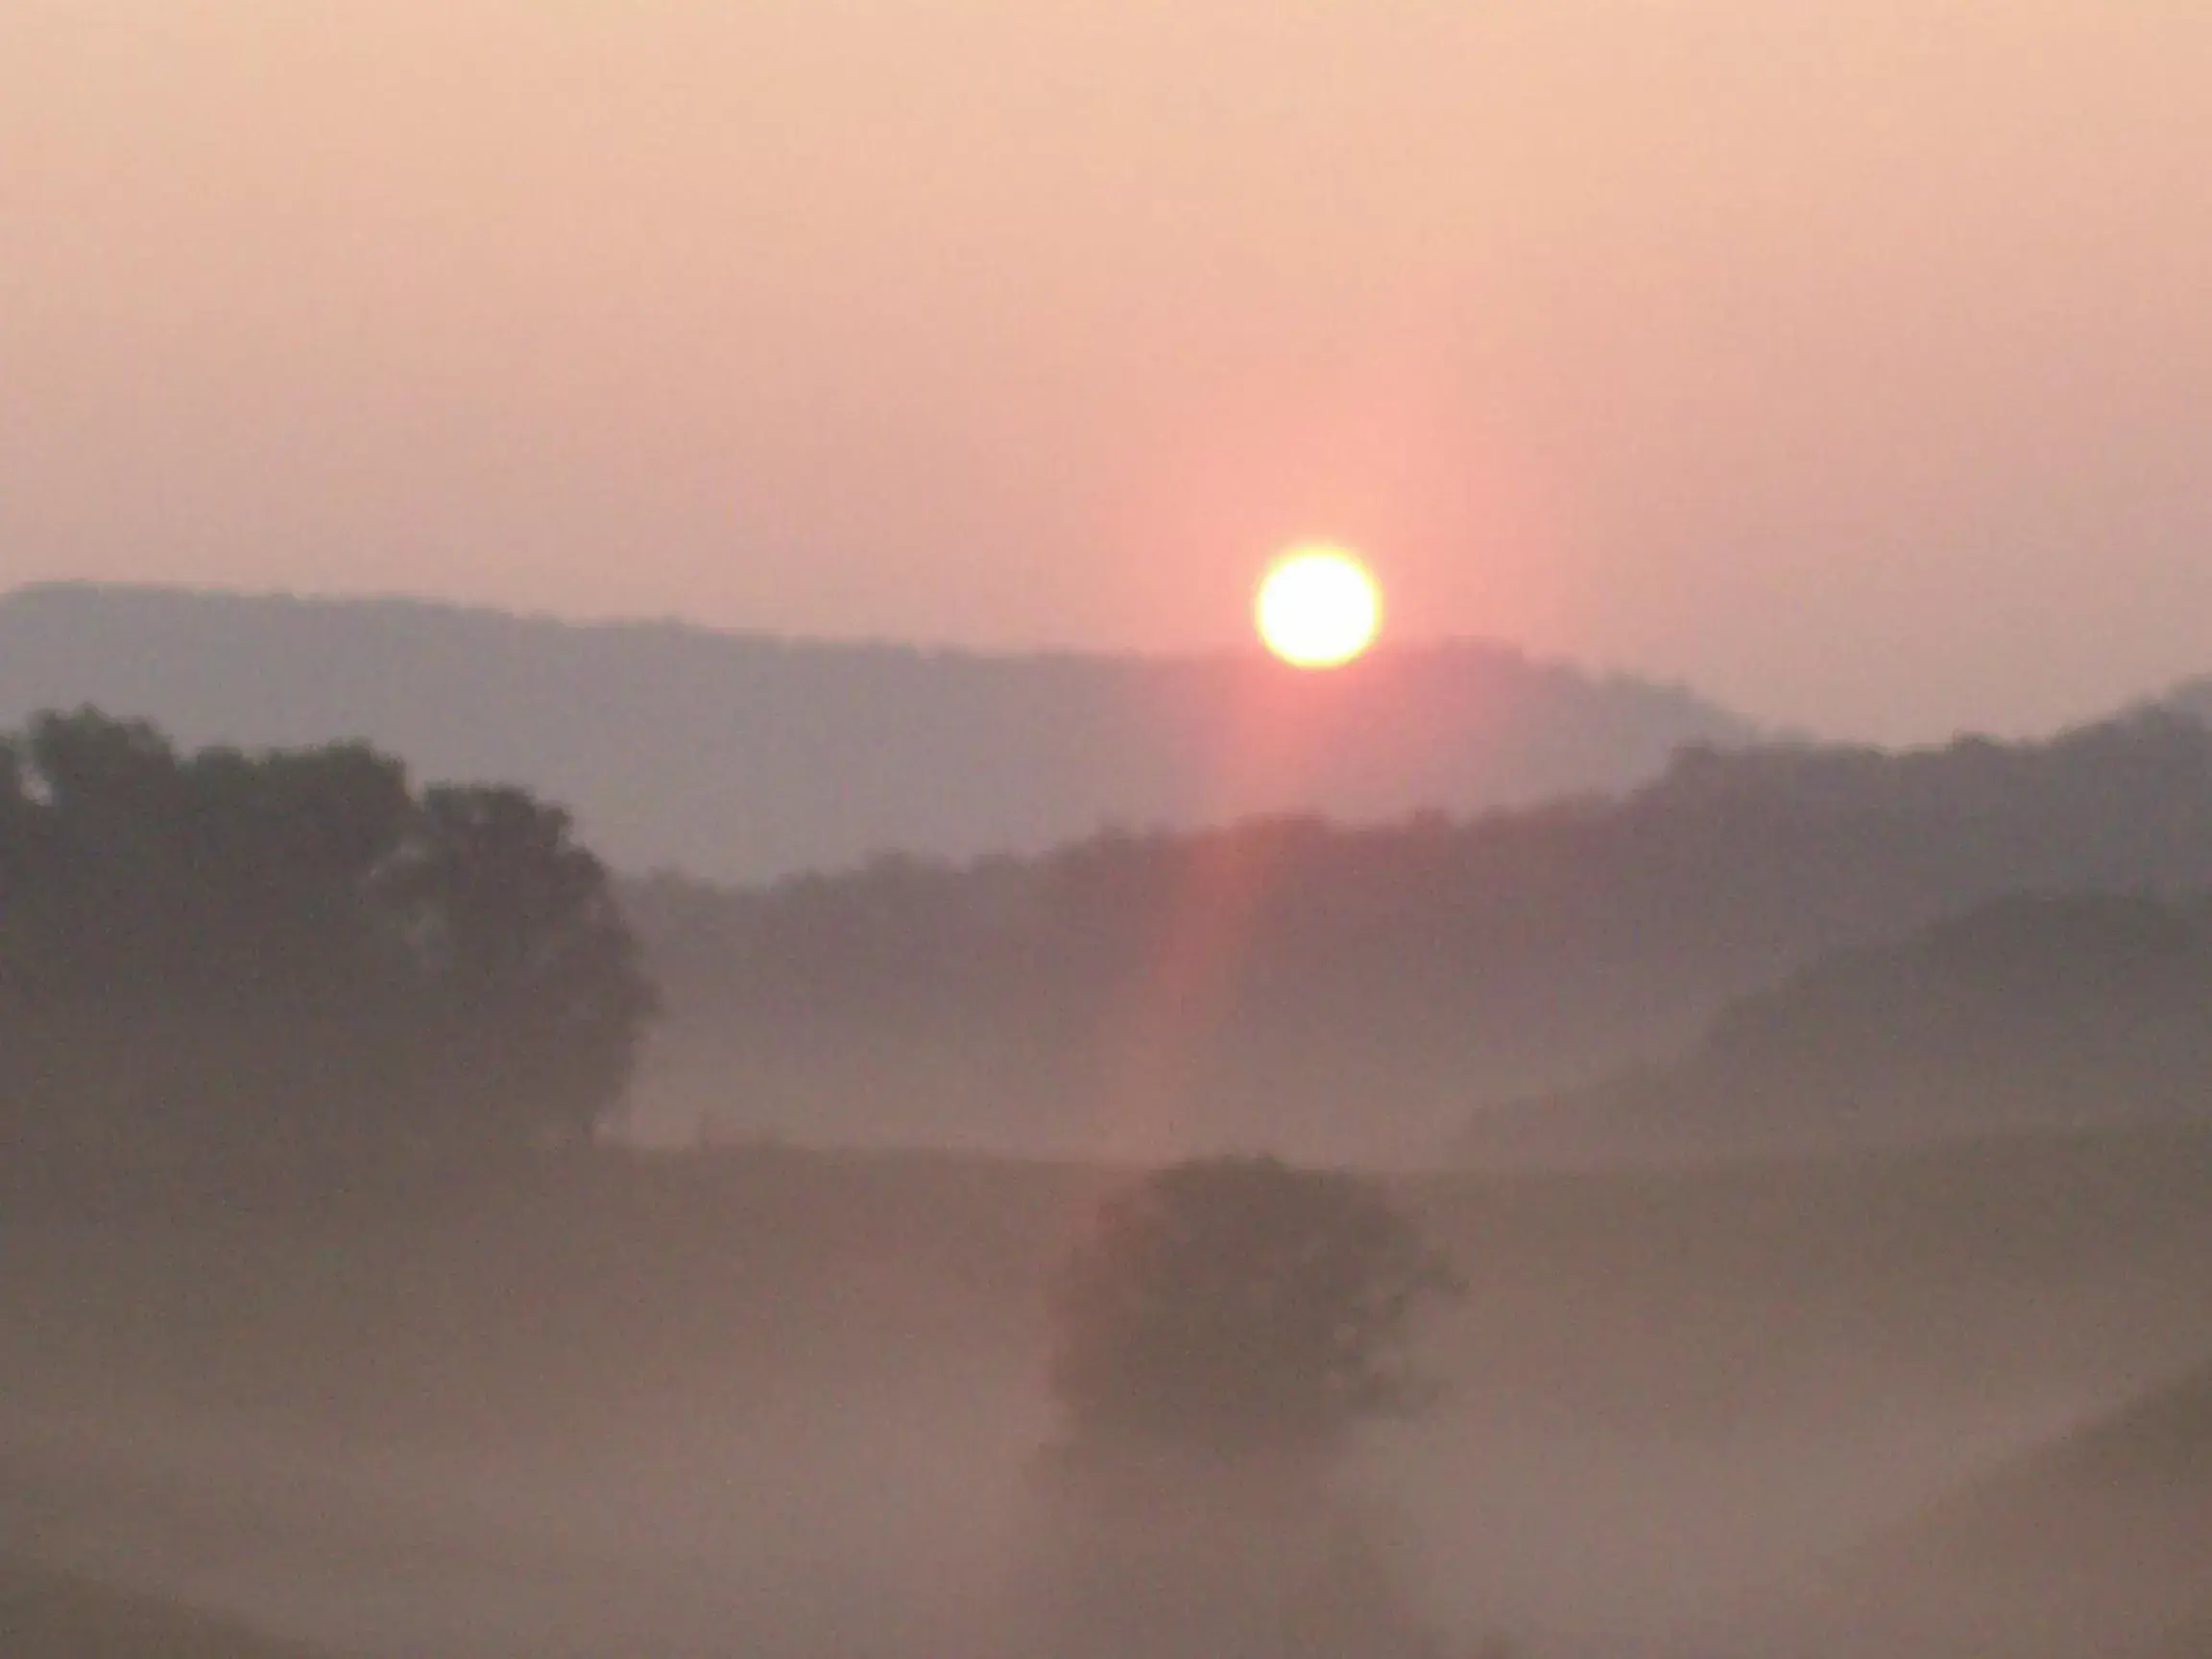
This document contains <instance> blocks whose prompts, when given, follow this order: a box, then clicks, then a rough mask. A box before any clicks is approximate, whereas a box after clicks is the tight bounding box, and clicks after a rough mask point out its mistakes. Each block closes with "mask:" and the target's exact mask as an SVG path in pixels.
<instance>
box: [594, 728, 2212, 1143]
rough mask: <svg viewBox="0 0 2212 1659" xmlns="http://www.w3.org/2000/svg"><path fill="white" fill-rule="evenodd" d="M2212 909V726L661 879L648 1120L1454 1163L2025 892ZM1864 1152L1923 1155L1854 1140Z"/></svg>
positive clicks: (1682, 774)
mask: <svg viewBox="0 0 2212 1659" xmlns="http://www.w3.org/2000/svg"><path fill="white" fill-rule="evenodd" d="M2204 890H2212V731H2207V730H2206V729H2205V728H2204V727H2202V726H2200V725H2198V724H2196V723H2194V722H2191V721H2188V720H2184V719H2178V718H2175V717H2172V716H2162V715H2153V714H2146V715H2141V716H2138V717H2136V718H2133V719H2130V720H2128V721H2122V722H2115V723H2112V724H2108V725H2104V726H2099V727H2092V728H2087V729H2084V730H2081V731H2079V732H2074V733H2066V734H2064V735H2062V736H2060V737H2057V738H2055V739H2052V740H2050V741H2047V742H2040V743H2024V744H2003V743H1996V742H1991V741H1988V740H1985V739H1979V738H1975V739H1966V740H1962V741H1960V742H1958V743H1955V744H1952V745H1950V746H1948V747H1946V748H1942V749H1935V750H1926V751H1916V752H1912V753H1907V754H1887V753H1883V752H1880V751H1875V750H1863V749H1827V748H1813V747H1785V748H1767V749H1751V750H1743V751H1739V752H1730V753H1719V752H1714V751H1692V752H1688V753H1686V754H1685V755H1683V756H1682V757H1679V758H1678V759H1677V760H1676V761H1675V763H1674V764H1673V765H1672V766H1671V768H1670V769H1669V770H1668V771H1667V773H1666V774H1665V775H1664V776H1663V777H1662V778H1660V779H1659V780H1658V781H1654V782H1652V783H1650V784H1648V785H1647V786H1645V787H1644V788H1642V789H1640V790H1638V791H1636V792H1634V793H1633V794H1631V795H1630V796H1628V797H1626V798H1625V799H1623V800H1619V801H1603V800H1586V801H1581V802H1572V803H1567V804H1563V805H1550V806H1544V807H1538V808H1533V809H1527V810H1521V811H1510V812H1501V813H1495V814H1491V815H1488V816H1485V817H1482V818H1479V819H1475V820H1472V821H1467V822H1455V821H1451V820H1448V819H1445V818H1442V817H1430V818H1425V819H1419V820H1414V821H1409V822H1407V823H1404V824H1401V825H1398V826H1394V827H1387V828H1372V829H1340V828H1332V827H1330V826H1328V825H1325V824H1322V823H1319V822H1315V821H1310V820H1308V821H1298V820H1292V821H1284V822H1278V823H1272V824H1256V825H1247V826H1245V827H1243V828H1240V829H1234V830H1228V831H1219V832H1212V833H1207V834H1201V835H1195V836H1172V835H1158V836H1108V837H1102V838H1099V839H1095V840H1093V841H1090V842H1087V843H1083V844H1080V845H1077V846H1074V847H1070V848H1067V849H1063V850H1061V851H1058V852H1055V853H1053V854H1047V855H1045V856H1042V857H1037V858H1030V859H1010V858H1007V859H993V860H985V861H981V862H978V863H975V864H973V865H968V866H959V867H952V866H943V865H933V864H929V863H926V862H917V861H911V860H908V861H896V860H894V861H885V862H882V863H879V864H878V865H876V866H873V867H871V868H868V869H864V870H860V871H856V872H852V873H848V874H846V875H843V876H840V877H837V878H819V879H808V880H801V881H791V882H785V883H781V884H778V885H776V886H773V887H769V888H764V889H757V890H751V891H744V892H717V891H713V890H709V889H705V888H700V887H697V886H691V885H687V884H684V883H676V882H661V883H645V884H639V885H636V886H633V887H632V888H631V889H630V890H629V892H628V895H627V902H628V903H629V905H630V908H631V910H632V913H633V915H634V917H635V918H636V920H637V924H638V926H639V927H640V928H641V930H642V931H643V933H644V936H645V939H646V942H647V948H648V951H649V954H650V957H651V960H652V962H653V965H654V969H655V972H656V973H657V974H659V975H660V977H661V980H662V982H663V984H664V986H665V987H666V989H667V992H668V995H669V999H670V1005H671V1009H672V1020H671V1022H670V1024H669V1027H668V1029H667V1031H666V1032H665V1034H664V1040H663V1041H662V1043H661V1046H660V1047H659V1050H658V1052H657V1054H656V1057H655V1066H654V1070H653V1072H652V1074H651V1075H650V1076H649V1077H648V1078H647V1079H646V1082H645V1085H644V1087H643V1088H642V1090H641V1091H640V1095H639V1109H640V1113H641V1115H642V1116H643V1117H644V1118H646V1119H647V1120H648V1121H650V1122H652V1123H654V1124H656V1125H659V1126H661V1127H663V1128H665V1127H667V1126H670V1125H675V1126H679V1127H680V1126H682V1125H685V1124H687V1123H691V1122H694V1121H700V1120H707V1119H713V1120H718V1121H719V1122H721V1123H722V1124H724V1125H726V1126H727V1127H728V1128H729V1129H730V1130H731V1131H732V1132H733V1133H739V1134H747V1133H764V1134H785V1135H790V1136H793V1137H796V1138H799V1139H802V1140H820V1141H828V1142H858V1143H878V1144H880V1143H883V1142H907V1143H948V1142H950V1143H958V1144H974V1145H986V1146H1005V1145H1015V1146H1043V1147H1053V1148H1063V1149H1074V1150H1086V1149H1099V1148H1103V1149H1107V1150H1116V1151H1127V1152H1132V1153H1142V1154H1151V1153H1156V1152H1160V1151H1163V1150H1172V1149H1174V1148H1177V1147H1185V1146H1190V1145H1194V1144H1216V1143H1224V1142H1226V1143H1238V1144H1262V1145H1271V1146H1274V1147H1277V1148H1280V1149H1284V1150H1289V1151H1294V1152H1301V1153H1305V1154H1308V1155H1312V1156H1321V1157H1343V1158H1352V1159H1362V1158H1380V1159H1395V1158H1427V1157H1433V1156H1436V1155H1439V1154H1441V1153H1442V1152H1443V1151H1444V1150H1445V1149H1446V1148H1447V1147H1448V1146H1449V1145H1450V1144H1451V1142H1452V1141H1453V1139H1454V1137H1455V1134H1456V1133H1457V1132H1458V1131H1459V1130H1460V1128H1461V1126H1463V1125H1464V1124H1465V1123H1466V1122H1467V1120H1468V1115H1469V1113H1470V1111H1471V1110H1472V1109H1473V1108H1475V1107H1477V1106H1479V1105H1482V1104H1484V1103H1485V1102H1497V1101H1500V1100H1504V1099H1509V1098H1512V1097H1514V1096H1517V1095H1528V1094H1546V1093H1551V1092H1553V1091H1556V1090H1559V1089H1563V1088H1569V1087H1578V1086H1581V1085H1585V1084H1588V1083H1591V1082H1593V1081H1595V1080H1597V1079H1599V1078H1602V1077H1605V1076H1607V1075H1614V1074H1618V1073H1619V1072H1620V1071H1621V1070H1622V1069H1623V1067H1624V1066H1626V1065H1629V1064H1631V1063H1633V1062H1638V1061H1644V1062H1653V1061H1656V1060H1659V1059H1663V1058H1669V1057H1671V1056H1672V1055H1674V1054H1676V1053H1679V1052H1681V1051H1683V1050H1685V1049H1687V1048H1689V1047H1690V1046H1692V1045H1693V1044H1695V1041H1696V1040H1697V1038H1698V1036H1699V1034H1700V1032H1701V1031H1702V1030H1703V1029H1704V1027H1705V1026H1706V1025H1707V1023H1708V1022H1710V1021H1712V1020H1713V1019H1714V1017H1715V1016H1716V1015H1718V1014H1719V1011H1720V1010H1721V1009H1722V1008H1723V1007H1724V1006H1725V1005H1726V1004H1727V1003H1728V1002H1730V1001H1731V1000H1732V999H1734V998H1740V997H1743V996H1744V995H1746V994H1748V993H1750V992H1753V991H1756V990H1760V989H1763V988H1765V987H1767V986H1770V985H1773V984H1775V983H1777V982H1778V981H1780V980H1782V979H1784V978H1786V977H1788V976H1789V975H1791V974H1794V973H1796V972H1798V971H1800V970H1802V969H1804V968H1806V967H1808V966H1809V965H1811V964H1812V963H1814V962H1815V961H1817V960H1818V959H1820V958H1821V957H1823V956H1825V955H1828V954H1829V953H1831V952H1834V951H1837V950H1846V949H1850V948H1854V947H1862V946H1870V945H1876V944H1880V943H1881V942H1883V941H1887V940H1893V939H1896V938H1899V937H1902V936H1904V935H1906V934H1908V933H1910V932H1911V931H1912V930H1913V929H1915V928H1918V927H1921V926H1927V925H1928V924H1930V923H1932V922H1934V921H1936V920H1937V919H1939V918H1942V917H1945V916H1948V915H1951V914H1954V913H1956V912H1959V911H1961V910H1964V909H1967V908H1969V907H1971V906H1973V905H1975V904H1977V903H1981V902H1986V901H1989V900H1991V899H1994V898H1996V897H1999V896H2002V895H2005V894H2010V893H2035V892H2047V893H2053V894H2066V893H2098V892H2111V893H2129V892H2136V891H2141V892H2145V893H2152V894H2166V895H2179V894H2189V893H2195V892H2199V891H2204ZM2127 926H2128V923H2127V919H2126V918H2125V917H2124V916H2123V917H2122V918H2121V919H2120V927H2121V931H2122V933H2123V934H2125V932H2126V930H2127ZM2153 931H2155V929H2154V928H2153ZM2122 943H2123V947H2125V941H2123V942H2122ZM2073 971H2074V970H2073V969H2072V968H2070V967H2069V966H2068V964H2067V962H2066V961H2065V960H2064V959H2063V952H2061V958H2060V959H2059V960H2056V962H2055V963H2054V964H2053V966H2052V972H2053V973H2055V974H2059V975H2060V976H2061V977H2063V976H2064V974H2068V973H2070V972H2073ZM2023 1035H2026V1036H2028V1037H2031V1038H2034V1037H2041V1036H2043V1035H2044V1033H2043V1032H2041V1031H2035V1032H2032V1033H2025V1034H2023ZM1798 1058H1799V1059H1806V1060H1809V1059H1810V1058H1811V1056H1809V1055H1801V1056H1799V1057H1798ZM1791 1063H1792V1064H1794V1063H1795V1062H1794V1061H1792V1062H1791ZM2086 1063H2087V1062H2084V1064H2086ZM2099 1063H2100V1064H2101V1063H2102V1062H2099ZM2026 1064H2032V1062H2027V1063H2026ZM2102 1110H2103V1107H2102V1106H2100V1107H2099V1108H2098V1112H2102ZM2090 1115H2091V1116H2095V1115H2097V1113H2091V1114H2090ZM2031 1116H2032V1115H2031ZM1499 1121H1500V1122H1501V1123H1511V1122H1514V1121H1519V1122H1521V1123H1523V1124H1525V1125H1526V1126H1527V1128H1528V1130H1529V1134H1528V1137H1527V1142H1526V1143H1520V1142H1516V1141H1515V1139H1514V1137H1513V1136H1512V1135H1510V1134H1505V1135H1499V1136H1493V1137H1491V1139H1490V1142H1489V1143H1488V1144H1487V1145H1486V1146H1485V1148H1484V1153H1485V1156H1486V1157H1493V1158H1497V1159H1501V1160H1503V1161H1506V1162H1512V1161H1517V1160H1525V1159H1539V1160H1541V1159H1544V1158H1546V1157H1548V1156H1549V1155H1550V1154H1551V1153H1552V1152H1554V1151H1556V1150H1557V1147H1556V1146H1555V1145H1553V1144H1551V1143H1549V1142H1548V1141H1547V1139H1546V1136H1545V1135H1544V1134H1542V1133H1539V1132H1538V1124H1537V1121H1536V1119H1535V1118H1533V1117H1524V1118H1521V1119H1518V1120H1516V1119H1511V1118H1501V1119H1499ZM1862 1128H1863V1129H1865V1130H1868V1131H1869V1132H1870V1139H1872V1140H1874V1141H1877V1142H1880V1141H1887V1140H1894V1139H1897V1138H1898V1137H1897V1136H1896V1135H1895V1134H1894V1133H1893V1125H1889V1124H1886V1123H1883V1122H1880V1121H1877V1120H1875V1119H1874V1118H1868V1119H1867V1120H1865V1121H1864V1122H1863V1123H1860V1124H1858V1125H1857V1127H1856V1128H1854V1129H1853V1130H1852V1131H1850V1132H1848V1133H1846V1134H1844V1135H1843V1136H1841V1137H1839V1139H1841V1140H1842V1141H1844V1142H1846V1143H1851V1142H1853V1141H1854V1138H1855V1136H1856V1134H1857V1132H1858V1129H1862ZM1831 1139H1832V1140H1833V1139H1838V1138H1831Z"/></svg>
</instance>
